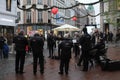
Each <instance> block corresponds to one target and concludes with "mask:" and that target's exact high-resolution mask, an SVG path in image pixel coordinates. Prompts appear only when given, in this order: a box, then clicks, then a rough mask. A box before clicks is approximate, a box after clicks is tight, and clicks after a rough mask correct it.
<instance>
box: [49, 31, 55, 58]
mask: <svg viewBox="0 0 120 80" xmlns="http://www.w3.org/2000/svg"><path fill="white" fill-rule="evenodd" d="M47 41H48V49H49V58H53V57H54V56H53V48H54V45H55V37H54V36H53V31H51V32H50V34H49V35H48V37H47Z"/></svg>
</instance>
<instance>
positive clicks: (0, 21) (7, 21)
mask: <svg viewBox="0 0 120 80" xmlns="http://www.w3.org/2000/svg"><path fill="white" fill-rule="evenodd" d="M16 6H17V5H16V0H11V11H6V0H0V25H6V26H16V24H15V19H16V17H17V7H16Z"/></svg>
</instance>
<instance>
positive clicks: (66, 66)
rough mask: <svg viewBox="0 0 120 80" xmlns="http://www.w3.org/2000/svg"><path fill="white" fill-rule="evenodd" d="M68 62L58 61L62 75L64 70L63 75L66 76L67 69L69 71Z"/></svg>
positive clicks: (64, 60) (65, 60)
mask: <svg viewBox="0 0 120 80" xmlns="http://www.w3.org/2000/svg"><path fill="white" fill-rule="evenodd" d="M69 62H70V59H61V60H60V67H59V68H60V72H61V73H63V71H64V69H65V73H66V74H68V69H69Z"/></svg>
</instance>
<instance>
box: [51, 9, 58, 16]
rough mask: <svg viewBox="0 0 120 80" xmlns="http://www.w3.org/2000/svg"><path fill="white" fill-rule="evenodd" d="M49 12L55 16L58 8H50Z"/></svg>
mask: <svg viewBox="0 0 120 80" xmlns="http://www.w3.org/2000/svg"><path fill="white" fill-rule="evenodd" d="M51 12H52V13H53V14H54V15H55V14H57V12H58V8H56V7H54V8H52V10H51Z"/></svg>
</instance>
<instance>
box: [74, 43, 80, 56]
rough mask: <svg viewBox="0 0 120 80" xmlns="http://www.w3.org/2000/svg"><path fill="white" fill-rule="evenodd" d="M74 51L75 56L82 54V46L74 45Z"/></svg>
mask: <svg viewBox="0 0 120 80" xmlns="http://www.w3.org/2000/svg"><path fill="white" fill-rule="evenodd" d="M74 52H75V57H77V56H78V55H79V54H80V48H79V46H78V45H74Z"/></svg>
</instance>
